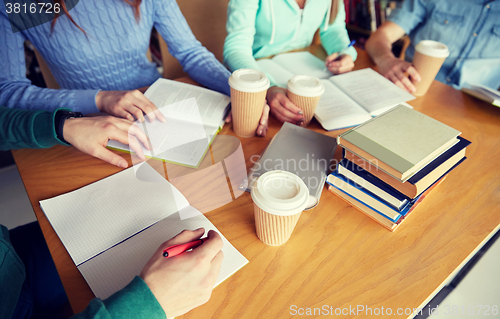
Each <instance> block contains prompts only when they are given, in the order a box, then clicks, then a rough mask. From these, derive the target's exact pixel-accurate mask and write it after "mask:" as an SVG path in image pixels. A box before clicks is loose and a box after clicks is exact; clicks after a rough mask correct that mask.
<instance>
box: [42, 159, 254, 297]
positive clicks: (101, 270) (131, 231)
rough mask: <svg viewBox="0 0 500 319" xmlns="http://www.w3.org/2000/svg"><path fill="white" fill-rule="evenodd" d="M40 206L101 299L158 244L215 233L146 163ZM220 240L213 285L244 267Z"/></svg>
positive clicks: (129, 276) (136, 270) (137, 268)
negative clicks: (198, 232) (187, 233)
mask: <svg viewBox="0 0 500 319" xmlns="http://www.w3.org/2000/svg"><path fill="white" fill-rule="evenodd" d="M40 206H41V208H42V210H43V212H44V213H45V215H46V216H47V219H48V220H49V222H50V224H51V225H52V227H53V228H54V230H55V232H56V233H57V235H58V237H59V239H60V240H61V242H62V243H63V245H64V247H66V250H67V251H68V253H69V255H70V256H71V258H72V259H73V262H74V263H75V265H76V266H77V268H78V269H79V270H80V272H81V273H82V275H83V277H84V278H85V280H86V281H87V283H88V284H89V286H90V288H91V289H92V291H93V292H94V294H95V295H96V297H98V298H101V299H105V298H107V297H109V296H110V295H111V294H113V293H115V292H116V291H118V290H120V289H122V288H123V287H125V286H126V285H127V284H128V283H129V282H130V281H131V280H132V279H133V278H134V276H136V275H139V274H140V272H141V270H142V268H143V267H144V265H145V264H146V262H147V261H148V260H149V259H150V258H151V256H152V255H153V253H154V252H155V251H156V249H158V247H159V246H160V244H162V243H163V242H165V241H166V240H168V239H169V238H171V237H173V236H175V235H177V234H178V233H179V232H181V231H182V230H184V229H191V230H193V229H197V228H199V227H204V228H205V230H206V231H207V232H208V231H209V230H211V229H212V230H215V231H217V232H219V231H218V230H217V228H216V227H215V226H214V225H213V224H212V223H211V222H210V221H209V220H208V219H207V218H206V217H205V216H204V215H203V214H201V213H200V212H199V211H197V210H196V209H195V208H194V207H192V206H190V205H189V203H188V201H187V200H186V199H185V198H184V196H183V195H182V194H181V193H180V192H179V191H178V190H177V189H176V188H175V187H174V186H173V185H171V184H170V183H169V182H168V181H167V180H166V179H165V178H164V177H163V176H161V175H160V174H159V173H158V172H156V171H155V170H154V169H153V168H152V167H151V166H150V165H149V164H148V163H143V164H141V165H138V166H133V167H131V168H129V169H126V170H123V171H121V172H120V173H117V174H115V175H112V176H110V177H107V178H105V179H102V180H100V181H97V182H95V183H93V184H90V185H87V186H85V187H82V188H80V189H77V190H75V191H72V192H70V193H67V194H63V195H60V196H57V197H54V198H51V199H46V200H43V201H40ZM219 234H220V232H219ZM220 235H221V237H222V239H223V242H224V247H223V249H222V251H223V252H224V261H223V263H222V266H221V271H220V274H219V278H218V279H217V282H216V285H218V284H220V283H221V282H222V281H223V280H225V279H226V278H228V277H229V276H231V275H232V274H233V273H235V272H236V271H237V270H238V269H240V268H241V267H243V266H244V265H245V264H246V263H248V260H247V259H246V258H245V257H243V255H241V254H240V253H239V252H238V251H237V250H236V248H234V247H233V246H232V245H231V244H230V243H229V242H228V241H227V239H225V238H224V236H222V234H220Z"/></svg>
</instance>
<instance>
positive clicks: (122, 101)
mask: <svg viewBox="0 0 500 319" xmlns="http://www.w3.org/2000/svg"><path fill="white" fill-rule="evenodd" d="M96 104H97V108H98V109H99V111H101V112H105V113H108V114H110V115H114V116H116V117H121V118H125V119H127V120H129V121H134V118H135V119H137V120H139V122H144V114H146V116H147V117H148V120H149V121H150V122H153V121H154V120H155V119H157V118H158V120H160V121H162V122H165V121H166V120H165V117H164V116H163V114H161V112H159V111H158V109H157V108H156V106H155V105H154V104H153V103H152V102H151V101H150V100H148V98H146V97H145V96H144V94H142V93H141V92H140V91H139V90H133V91H100V92H99V93H97V96H96Z"/></svg>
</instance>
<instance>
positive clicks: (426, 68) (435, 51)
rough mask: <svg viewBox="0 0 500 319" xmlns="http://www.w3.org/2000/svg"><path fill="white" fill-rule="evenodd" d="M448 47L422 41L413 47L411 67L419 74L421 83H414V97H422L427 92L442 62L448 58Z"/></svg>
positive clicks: (434, 42)
mask: <svg viewBox="0 0 500 319" xmlns="http://www.w3.org/2000/svg"><path fill="white" fill-rule="evenodd" d="M449 54H450V53H449V51H448V47H447V46H446V45H444V44H442V43H440V42H436V41H430V40H423V41H420V42H419V44H417V46H416V47H415V55H414V57H413V66H414V67H415V69H416V70H417V72H418V73H419V74H420V77H421V81H420V82H417V83H415V87H416V88H417V91H416V92H415V93H413V95H415V96H422V95H424V94H425V93H427V91H428V90H429V87H430V86H431V84H432V82H433V81H434V79H435V78H436V75H437V74H438V72H439V69H441V66H442V65H443V62H444V60H446V58H447V57H448V56H449Z"/></svg>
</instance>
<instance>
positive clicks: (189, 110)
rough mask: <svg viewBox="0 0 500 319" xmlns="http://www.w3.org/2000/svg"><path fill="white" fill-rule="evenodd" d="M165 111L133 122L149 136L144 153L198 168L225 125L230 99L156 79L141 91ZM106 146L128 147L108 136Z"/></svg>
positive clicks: (178, 83) (182, 84)
mask: <svg viewBox="0 0 500 319" xmlns="http://www.w3.org/2000/svg"><path fill="white" fill-rule="evenodd" d="M144 95H145V96H146V97H147V98H148V99H149V100H151V102H153V104H155V105H156V107H157V108H158V109H159V111H160V112H161V113H162V114H163V115H164V117H165V119H166V120H167V121H166V122H165V123H163V122H160V121H158V120H156V121H154V122H152V123H150V122H149V121H148V120H146V121H145V122H144V123H139V122H138V121H136V124H137V125H138V126H139V128H140V129H141V130H142V131H143V132H144V133H145V134H146V136H147V137H148V138H149V140H150V142H151V146H152V150H151V151H148V150H147V149H145V148H144V147H143V152H144V155H146V156H147V157H152V158H156V159H161V160H165V161H168V162H171V163H175V164H180V165H184V166H188V167H193V168H197V167H198V166H199V165H200V163H201V161H202V160H203V157H204V156H205V154H206V152H207V150H208V147H209V146H210V143H211V142H212V141H213V139H214V137H215V135H216V134H217V133H218V132H219V131H220V129H221V128H222V126H223V125H224V119H225V117H226V115H227V114H228V112H229V109H230V102H231V99H230V98H229V97H228V96H227V95H224V94H221V93H218V92H215V91H212V90H209V89H205V88H202V87H198V86H194V85H190V84H186V83H182V82H178V81H171V80H167V79H158V80H157V81H156V82H155V83H153V85H151V87H149V89H148V90H147V91H146V93H145V94H144ZM107 146H108V147H109V148H114V149H118V150H124V151H131V149H130V148H129V146H128V145H125V144H122V143H120V142H117V141H114V140H110V141H109V142H108V145H107Z"/></svg>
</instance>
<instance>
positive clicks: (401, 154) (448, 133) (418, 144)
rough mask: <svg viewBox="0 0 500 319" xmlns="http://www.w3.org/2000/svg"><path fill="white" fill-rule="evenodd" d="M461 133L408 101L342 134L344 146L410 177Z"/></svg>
mask: <svg viewBox="0 0 500 319" xmlns="http://www.w3.org/2000/svg"><path fill="white" fill-rule="evenodd" d="M460 134H461V133H460V132H459V131H457V130H455V129H454V128H452V127H449V126H448V125H446V124H443V123H441V122H439V121H437V120H435V119H433V118H431V117H429V116H427V115H425V114H422V113H420V112H417V111H415V110H412V109H410V108H408V107H406V106H404V105H400V106H397V107H395V108H393V109H392V110H389V111H387V112H385V113H383V114H381V115H380V116H378V117H376V118H373V119H371V120H369V121H368V122H365V123H364V124H362V125H360V126H358V127H355V128H353V129H351V130H349V131H347V132H345V133H343V134H341V135H339V136H338V138H337V142H338V144H339V145H340V146H342V147H344V148H345V149H347V150H349V151H350V152H352V153H354V154H356V155H357V156H359V157H360V158H362V159H363V160H365V161H368V162H369V163H370V164H371V165H375V166H376V167H377V168H379V169H381V170H383V171H385V172H386V173H388V174H389V175H391V176H393V177H395V178H397V179H399V180H400V181H403V182H404V181H406V180H408V179H409V178H410V177H412V176H413V175H414V174H415V173H417V172H418V171H419V170H420V169H422V168H423V167H424V166H425V165H427V164H428V163H429V162H431V161H432V160H433V159H434V158H436V157H437V156H439V155H440V154H442V153H443V152H445V151H446V150H447V149H449V148H450V147H452V146H453V145H455V144H456V143H457V142H458V139H457V136H458V135H460Z"/></svg>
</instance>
